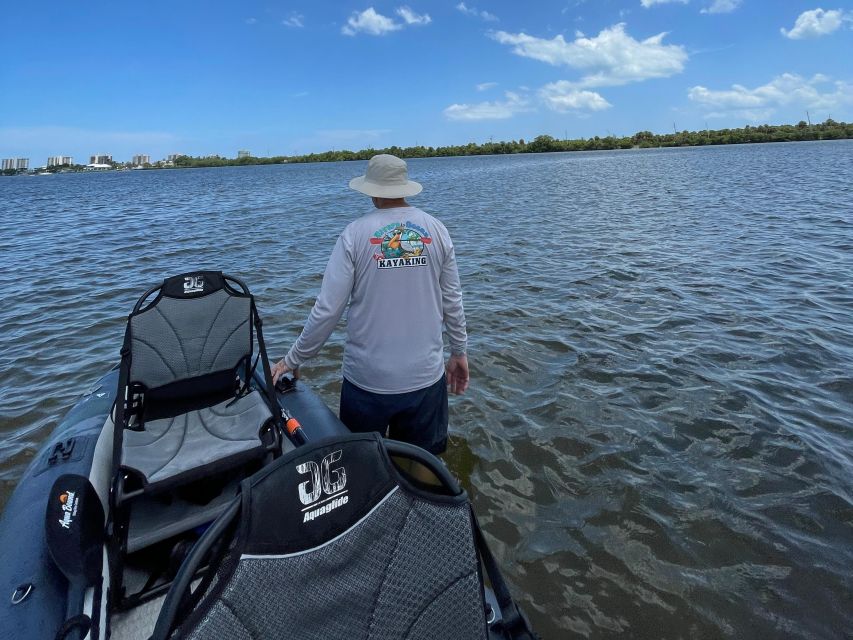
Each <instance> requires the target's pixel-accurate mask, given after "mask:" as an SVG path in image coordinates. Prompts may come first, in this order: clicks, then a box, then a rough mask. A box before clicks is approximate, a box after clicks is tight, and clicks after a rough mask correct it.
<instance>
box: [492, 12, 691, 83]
mask: <svg viewBox="0 0 853 640" xmlns="http://www.w3.org/2000/svg"><path fill="white" fill-rule="evenodd" d="M665 36H666V33H659V34H658V35H656V36H652V37H651V38H646V39H645V40H635V39H634V38H632V37H631V36H630V35H628V34H627V33H626V32H625V25H624V23H619V24H616V25H614V26H612V27H610V28H608V29H604V30H603V31H602V32H601V33H599V34H598V35H597V36H595V37H594V38H587V37H585V36H584V35H583V34H581V33H578V34H576V39H575V40H574V41H572V42H566V40H565V39H564V38H563V36H562V35H558V36H555V37H554V38H552V39H550V40H546V39H544V38H536V37H534V36H529V35H527V34H526V33H518V34H512V33H507V32H505V31H498V32H496V33H493V34H491V37H492V38H494V39H495V40H497V41H498V42H500V43H501V44H506V45H511V46H512V51H513V53H515V54H516V55H519V56H523V57H526V58H533V59H534V60H540V61H542V62H547V63H548V64H552V65H554V66H561V65H564V66H569V67H574V68H576V69H581V70H583V71H586V72H588V73H589V75H586V76H584V77H583V78H582V79H581V80H580V81H579V82H577V83H576V86H577V87H578V88H590V87H607V86H617V85H623V84H627V83H629V82H641V81H643V80H648V79H650V78H666V77H669V76H672V75H675V74H677V73H681V72H682V71H683V70H684V64H685V62H687V58H688V56H687V52H686V51H685V49H684V47H682V46H680V45H671V44H663V39H664V37H665Z"/></svg>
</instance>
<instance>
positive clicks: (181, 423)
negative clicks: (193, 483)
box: [121, 390, 272, 484]
mask: <svg viewBox="0 0 853 640" xmlns="http://www.w3.org/2000/svg"><path fill="white" fill-rule="evenodd" d="M229 404H230V406H229ZM271 417H272V414H271V413H270V410H269V408H268V407H267V405H266V403H265V402H264V400H263V398H262V397H261V395H260V393H258V392H257V391H255V390H253V391H251V392H250V393H248V394H247V395H245V396H243V397H242V398H240V399H238V400H236V401H234V400H231V399H229V400H226V401H224V402H221V403H219V404H217V405H214V406H212V407H205V408H202V409H199V410H196V411H190V412H189V413H184V414H181V415H178V416H175V417H172V418H162V419H159V420H150V421H148V422H146V423H145V430H144V431H132V430H128V431H126V432H125V434H124V441H123V443H122V455H121V463H122V466H123V467H126V468H128V469H133V470H136V471H138V472H139V473H141V474H142V475H143V476H144V477H145V479H146V480H147V482H148V483H149V484H153V483H158V482H163V481H166V480H169V479H171V478H174V477H176V476H178V475H180V474H182V473H184V472H187V471H191V470H193V469H196V468H198V467H202V466H204V465H205V464H207V463H209V462H212V461H215V460H222V459H224V458H230V457H232V456H236V455H238V454H241V453H244V452H250V451H252V450H255V449H260V448H263V446H264V444H263V442H262V441H261V439H260V436H259V432H260V429H261V427H262V426H263V425H264V424H265V423H266V422H267V420H269V419H270V418H271Z"/></svg>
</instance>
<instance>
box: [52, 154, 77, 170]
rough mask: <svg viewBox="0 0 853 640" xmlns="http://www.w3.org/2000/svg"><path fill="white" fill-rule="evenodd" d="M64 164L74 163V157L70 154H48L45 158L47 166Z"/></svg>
mask: <svg viewBox="0 0 853 640" xmlns="http://www.w3.org/2000/svg"><path fill="white" fill-rule="evenodd" d="M64 164H74V158H72V157H71V156H50V157H49V158H48V159H47V166H48V167H59V166H62V165H64Z"/></svg>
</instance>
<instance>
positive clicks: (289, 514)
mask: <svg viewBox="0 0 853 640" xmlns="http://www.w3.org/2000/svg"><path fill="white" fill-rule="evenodd" d="M241 510H242V521H241V524H240V529H239V533H238V534H237V539H236V544H235V546H234V548H233V550H232V551H231V552H230V553H229V554H228V555H227V556H226V558H225V560H224V561H223V563H222V564H221V565H220V566H221V568H220V571H219V574H218V579H217V581H216V582H215V586H214V587H212V588H211V589H209V590H208V592H207V593H206V594H205V595H204V596H203V597H202V599H201V601H200V603H199V604H198V605H197V606H196V607H195V609H194V610H193V611H192V612H191V613H190V615H189V616H188V617H187V618H186V619H185V621H184V622H183V624H182V626H181V627H180V628H179V629H178V630H177V631H176V632H175V634H173V637H180V638H191V639H192V640H213V639H214V638H223V637H231V638H246V639H252V640H261V639H264V638H270V639H272V638H289V639H293V640H303V639H304V640H315V639H316V640H321V639H322V640H327V639H330V638H364V639H366V640H401V639H407V638H408V639H413V640H414V639H424V640H426V639H428V638H430V639H431V638H453V639H456V640H484V639H485V638H486V624H485V618H484V613H483V612H484V604H483V596H482V582H481V578H480V574H479V564H478V559H477V553H476V549H475V543H474V535H473V529H472V522H471V515H470V507H469V506H468V501H467V498H466V496H465V494H464V493H463V494H461V495H459V496H454V497H449V496H435V495H432V494H425V493H421V492H419V491H418V490H416V489H414V488H412V487H411V486H409V485H408V484H407V483H406V482H405V480H403V479H402V478H401V477H400V476H399V475H398V473H397V471H396V470H395V469H394V467H393V466H392V464H391V462H390V460H389V459H388V456H387V453H386V451H385V448H384V446H383V444H382V441H381V439H380V438H379V437H378V436H376V435H374V434H370V435H366V434H359V435H353V436H347V437H346V438H337V439H335V440H334V441H330V440H326V441H321V442H318V443H317V444H313V443H312V444H311V445H310V446H305V447H300V448H299V449H297V450H295V451H293V452H291V453H290V454H288V455H286V456H284V457H283V458H281V459H279V460H278V461H276V462H275V463H273V464H272V465H270V466H269V467H268V468H267V469H265V470H264V471H261V472H260V473H259V474H258V475H256V476H255V477H254V478H253V479H250V480H248V481H246V483H244V486H243V505H242V509H241Z"/></svg>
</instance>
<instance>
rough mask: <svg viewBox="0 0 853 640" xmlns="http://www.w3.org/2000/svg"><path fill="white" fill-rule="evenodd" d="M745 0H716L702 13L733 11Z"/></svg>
mask: <svg viewBox="0 0 853 640" xmlns="http://www.w3.org/2000/svg"><path fill="white" fill-rule="evenodd" d="M742 1H743V0H714V1H713V2H712V3H711V6H710V7H708V8H706V9H702V11H701V13H731V12H732V11H734V10H735V9H737V8H738V7H739V6H740V3H741V2H742Z"/></svg>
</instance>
